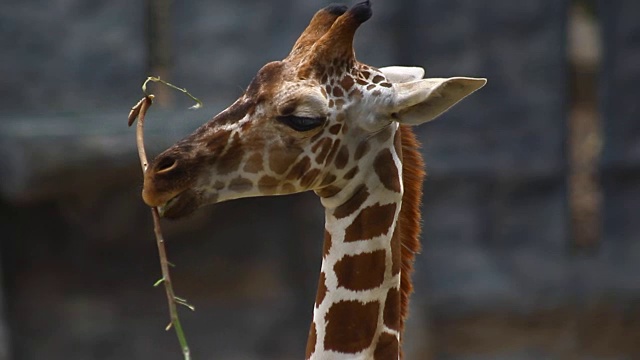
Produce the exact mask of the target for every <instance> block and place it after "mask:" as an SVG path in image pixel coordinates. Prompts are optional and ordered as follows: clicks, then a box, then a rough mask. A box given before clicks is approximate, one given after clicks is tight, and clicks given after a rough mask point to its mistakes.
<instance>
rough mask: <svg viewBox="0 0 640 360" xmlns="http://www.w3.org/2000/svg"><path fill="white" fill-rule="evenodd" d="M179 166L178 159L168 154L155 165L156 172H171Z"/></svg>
mask: <svg viewBox="0 0 640 360" xmlns="http://www.w3.org/2000/svg"><path fill="white" fill-rule="evenodd" d="M176 166H178V160H176V159H174V158H173V157H170V156H166V157H163V158H162V159H160V161H158V162H157V163H156V165H155V171H156V174H162V173H167V172H170V171H171V170H173V169H175V168H176Z"/></svg>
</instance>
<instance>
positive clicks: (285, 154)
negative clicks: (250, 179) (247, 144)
mask: <svg viewBox="0 0 640 360" xmlns="http://www.w3.org/2000/svg"><path fill="white" fill-rule="evenodd" d="M301 153H302V149H301V148H300V147H298V146H293V145H292V146H290V147H287V148H281V147H273V148H271V149H269V168H270V169H271V170H272V171H273V172H275V173H276V174H279V175H282V174H284V173H285V172H286V171H287V169H289V167H290V166H291V165H292V164H293V162H294V161H296V159H297V158H298V156H299V155H300V154H301Z"/></svg>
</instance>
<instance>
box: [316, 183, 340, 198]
mask: <svg viewBox="0 0 640 360" xmlns="http://www.w3.org/2000/svg"><path fill="white" fill-rule="evenodd" d="M340 190H342V188H340V187H338V186H334V185H329V186H327V187H323V188H321V189H317V190H316V194H318V196H320V197H322V198H330V197H332V196H335V195H336V194H337V193H339V192H340Z"/></svg>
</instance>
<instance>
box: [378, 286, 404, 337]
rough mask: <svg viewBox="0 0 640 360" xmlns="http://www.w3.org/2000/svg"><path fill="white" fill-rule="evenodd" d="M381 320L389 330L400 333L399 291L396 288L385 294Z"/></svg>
mask: <svg viewBox="0 0 640 360" xmlns="http://www.w3.org/2000/svg"><path fill="white" fill-rule="evenodd" d="M382 318H383V320H384V324H385V325H387V327H388V328H389V329H393V330H396V331H400V291H399V290H398V289H397V288H391V289H389V291H388V292H387V299H386V300H385V302H384V312H383V315H382Z"/></svg>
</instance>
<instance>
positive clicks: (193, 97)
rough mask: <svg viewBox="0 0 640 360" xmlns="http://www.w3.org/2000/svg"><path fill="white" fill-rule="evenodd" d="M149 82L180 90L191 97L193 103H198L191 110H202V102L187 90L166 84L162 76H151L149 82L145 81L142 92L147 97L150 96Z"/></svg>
mask: <svg viewBox="0 0 640 360" xmlns="http://www.w3.org/2000/svg"><path fill="white" fill-rule="evenodd" d="M149 81H153V82H159V83H161V84H164V85H167V86H168V87H170V88H172V89H175V90H178V91H181V92H183V93H184V94H185V95H187V96H188V97H190V98H191V100H193V101H195V102H196V104H195V105H193V106H191V107H190V108H189V109H192V110H196V109H200V108H201V107H202V101H200V100H199V99H198V98H196V97H195V96H193V95H191V94H190V93H189V92H188V91H187V89H185V88H181V87H177V86H175V85H173V84H170V83H168V82H166V81H164V80H162V79H160V76H149V77H148V78H147V80H145V81H144V82H143V83H142V92H144V94H145V95H148V94H147V83H149Z"/></svg>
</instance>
